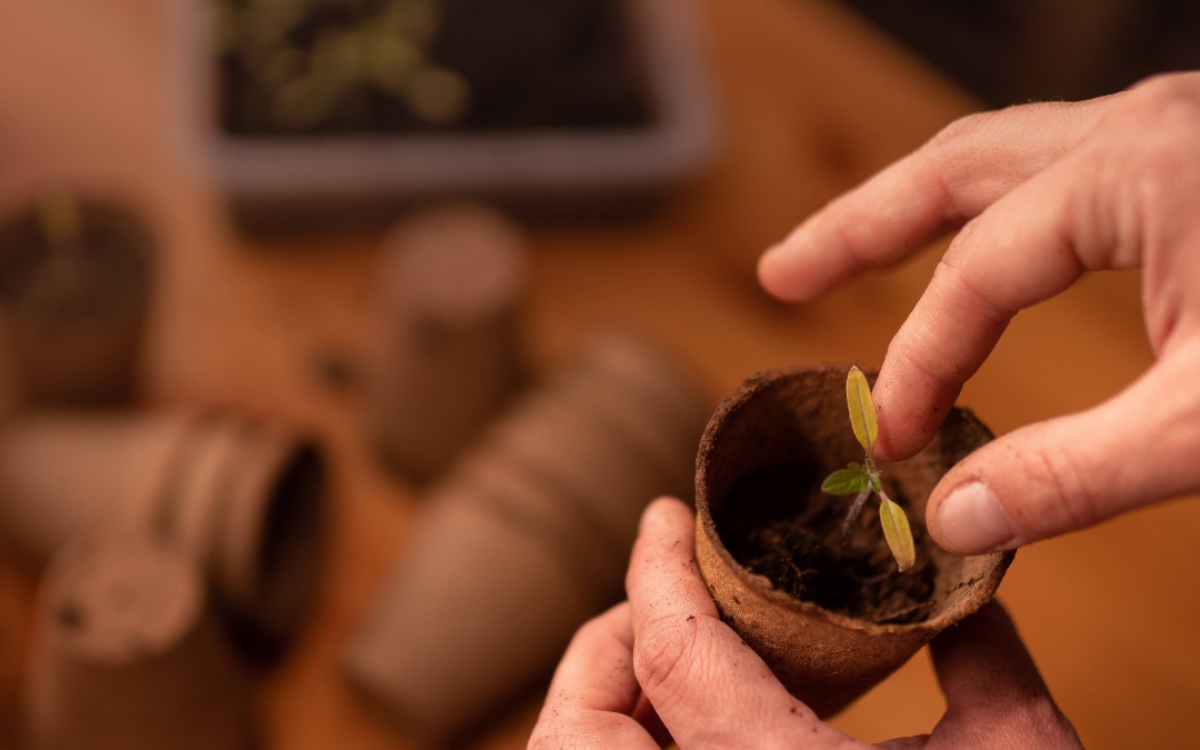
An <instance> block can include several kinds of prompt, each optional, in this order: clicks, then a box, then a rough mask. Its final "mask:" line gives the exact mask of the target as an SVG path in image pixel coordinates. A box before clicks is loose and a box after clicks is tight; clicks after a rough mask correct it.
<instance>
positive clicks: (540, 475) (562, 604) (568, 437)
mask: <svg viewBox="0 0 1200 750" xmlns="http://www.w3.org/2000/svg"><path fill="white" fill-rule="evenodd" d="M707 411H708V410H707V408H706V407H705V405H704V402H703V400H702V399H701V398H700V397H698V396H697V395H696V392H695V390H694V388H693V386H692V384H691V383H690V381H689V378H688V377H687V376H686V374H685V373H684V372H682V371H680V369H679V367H678V365H676V364H675V363H674V362H673V361H672V360H670V359H669V358H667V357H665V356H664V355H663V354H662V353H661V352H659V351H657V350H656V349H654V348H653V347H651V346H649V345H647V344H646V343H645V342H643V341H641V340H639V339H637V338H633V337H630V336H628V335H624V334H619V333H616V332H612V333H609V334H604V335H599V336H597V337H595V338H594V339H592V340H591V341H590V342H589V343H588V344H587V345H586V346H585V347H584V348H583V351H582V352H580V354H579V355H578V357H577V358H576V359H575V360H574V361H573V362H571V363H569V364H567V365H565V366H563V367H562V368H561V369H560V370H559V371H557V372H556V373H554V374H553V375H552V376H551V377H550V378H549V379H548V380H546V381H545V382H544V383H543V384H541V385H540V386H539V387H537V388H535V389H533V390H530V391H528V392H526V393H525V394H523V395H522V396H521V397H519V398H518V399H517V401H516V403H515V404H513V405H512V407H511V408H510V409H509V410H508V411H507V413H506V414H504V415H503V416H501V417H500V418H499V419H498V420H497V421H496V422H495V423H493V424H492V425H491V426H490V427H489V428H488V429H487V430H485V432H484V433H483V435H482V436H481V437H480V438H479V439H478V440H477V441H476V442H475V443H473V444H472V445H471V447H470V448H469V449H468V450H467V451H466V453H465V454H464V455H463V456H462V457H461V458H460V460H459V461H458V462H457V464H456V465H455V467H454V468H453V470H452V471H451V472H450V473H449V474H448V475H447V476H445V477H444V478H443V479H442V480H441V481H440V482H439V483H437V484H436V485H435V486H434V487H433V488H432V489H431V490H430V491H429V494H428V512H427V516H426V518H425V519H424V520H423V524H422V527H421V529H420V530H419V531H418V532H417V534H416V535H415V538H414V539H413V541H412V543H411V546H410V547H409V549H407V550H406V554H405V555H404V556H403V557H402V558H401V559H400V560H399V561H398V562H397V564H396V567H395V569H394V571H393V572H392V574H391V577H390V579H389V580H388V581H387V583H386V584H385V585H384V587H383V590H382V591H381V592H380V595H379V597H378V599H377V601H376V604H375V606H374V609H373V611H372V612H370V613H369V615H368V617H367V618H366V620H365V622H364V623H363V624H362V626H361V627H360V629H359V632H358V633H357V635H356V636H355V638H354V639H353V641H352V643H351V644H350V646H349V648H348V650H347V654H346V669H347V672H348V674H349V676H350V678H351V679H352V680H353V681H354V683H355V684H357V685H358V686H359V687H361V689H362V690H363V691H364V692H365V693H367V694H368V695H369V696H371V697H372V698H374V699H375V700H376V701H377V702H378V703H380V704H382V705H383V707H384V708H385V709H386V710H388V711H389V712H390V713H391V714H392V715H393V716H394V717H396V718H397V719H398V720H399V721H400V722H402V724H403V725H404V726H406V727H407V729H408V730H409V731H410V732H412V733H413V734H415V735H417V736H419V737H420V738H422V739H423V740H425V741H427V742H432V743H435V744H442V743H445V742H448V741H451V740H454V739H455V738H458V737H461V736H462V734H463V733H464V732H466V731H469V730H470V729H472V728H474V727H475V726H477V725H478V724H479V723H480V722H481V721H482V720H484V719H485V718H487V717H489V716H490V715H491V714H492V713H493V712H495V711H497V710H498V709H499V708H501V707H502V706H503V705H504V704H505V703H506V702H507V701H509V700H511V699H512V698H513V697H514V695H517V694H519V691H520V689H521V688H522V687H523V686H532V685H533V684H535V683H536V681H537V680H539V679H541V678H544V677H545V676H546V675H548V674H549V672H550V670H551V669H552V668H553V665H554V663H555V662H556V661H557V660H558V657H559V655H560V654H561V652H562V649H563V648H564V647H565V645H566V643H567V641H568V640H569V639H570V637H571V635H572V633H573V632H574V631H575V630H576V628H578V627H579V625H581V624H582V623H583V622H584V621H585V620H587V619H588V618H589V617H591V616H593V615H595V614H597V613H598V612H600V611H601V610H603V609H604V608H605V607H606V606H608V605H609V604H611V603H613V602H615V601H617V600H618V599H620V597H621V595H622V583H623V580H624V572H625V568H626V565H627V563H628V556H629V551H630V548H631V546H632V543H633V539H634V537H635V535H636V529H637V521H638V517H639V516H640V514H641V511H642V509H643V507H644V506H645V505H646V504H647V503H648V502H649V501H650V500H652V499H653V498H654V497H655V496H657V495H660V494H679V495H684V496H686V493H687V491H688V489H689V484H690V480H691V476H692V473H693V461H692V456H693V454H694V452H695V446H696V442H697V440H698V439H699V435H700V431H701V429H702V427H703V424H704V421H705V419H706V415H707Z"/></svg>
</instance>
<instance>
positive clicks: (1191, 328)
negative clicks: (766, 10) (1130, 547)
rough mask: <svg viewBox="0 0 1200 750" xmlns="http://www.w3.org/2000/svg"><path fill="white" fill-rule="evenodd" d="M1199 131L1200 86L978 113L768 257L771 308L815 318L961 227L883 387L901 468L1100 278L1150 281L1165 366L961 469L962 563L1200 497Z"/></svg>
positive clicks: (945, 486) (951, 541)
mask: <svg viewBox="0 0 1200 750" xmlns="http://www.w3.org/2000/svg"><path fill="white" fill-rule="evenodd" d="M1197 128H1200V74H1176V75H1170V76H1163V77H1160V78H1155V79H1151V80H1149V81H1147V82H1145V83H1142V84H1141V85H1139V86H1136V87H1134V88H1132V89H1130V90H1128V91H1125V92H1122V93H1119V94H1116V95H1113V96H1108V97H1102V98H1099V99H1093V100H1091V101H1086V102H1081V103H1057V102H1056V103H1045V104H1031V105H1026V106H1022V107H1013V108H1009V109H1005V110H1002V111H999V112H993V113H986V114H977V115H972V116H969V117H966V118H963V119H961V120H958V121H957V122H954V123H952V124H951V125H950V126H949V127H947V128H946V129H944V130H943V131H942V132H941V133H939V134H938V135H937V136H936V137H934V138H933V139H932V140H931V141H930V142H929V143H927V144H926V145H925V146H923V147H922V148H920V149H918V150H917V151H916V152H914V153H913V154H911V155H910V156H908V157H907V158H905V159H903V160H901V161H899V162H897V163H896V164H895V165H893V166H891V167H889V168H888V169H885V170H884V171H883V172H881V173H879V174H878V175H876V176H875V177H874V178H872V179H871V180H869V181H868V182H866V183H865V184H863V185H862V186H860V187H859V188H857V189H856V190H854V191H852V192H850V193H848V194H847V195H845V196H843V197H841V198H839V199H838V200H835V201H834V202H833V203H831V204H830V205H829V206H827V207H826V208H825V209H824V210H822V211H820V212H818V213H817V214H815V215H814V216H813V217H811V218H810V219H808V220H807V221H805V222H804V223H803V224H801V225H800V226H799V227H798V228H797V229H796V230H795V231H794V232H793V233H792V234H791V236H790V237H788V238H787V239H786V240H784V241H783V242H782V243H780V244H779V245H778V246H776V247H775V248H772V249H771V250H770V251H768V252H767V253H766V255H764V256H763V258H762V259H761V261H760V263H759V277H760V279H761V281H762V283H763V285H764V286H765V287H766V288H767V290H768V291H770V292H771V293H772V294H774V295H776V296H778V297H780V298H783V299H787V300H792V301H803V300H808V299H811V298H813V297H815V296H816V295H818V294H820V293H821V292H823V291H825V290H827V289H829V288H831V287H833V286H835V285H836V284H838V283H839V282H842V281H844V280H846V279H849V278H851V277H852V276H855V275H857V274H858V273H860V272H862V271H865V270H867V269H869V268H872V267H879V266H886V265H890V264H893V263H896V262H898V261H900V260H902V259H903V258H905V257H907V256H909V255H910V254H912V253H913V252H915V251H916V250H917V249H918V248H919V247H920V246H921V245H922V244H923V243H924V242H926V241H927V240H930V239H932V238H933V237H935V236H936V235H937V234H939V233H941V232H943V231H945V230H947V229H953V228H960V227H961V229H962V231H961V232H959V234H958V236H957V237H956V238H955V239H954V241H953V243H952V244H951V245H950V248H949V250H947V252H946V254H945V256H944V258H943V259H942V262H941V264H940V265H939V266H938V269H937V271H936V272H935V274H934V276H933V279H932V280H931V281H930V284H929V287H928V288H927V289H926V291H925V294H924V295H923V296H922V298H921V300H920V301H919V302H918V303H917V306H916V308H915V309H914V310H913V312H912V314H911V315H910V316H909V318H908V320H907V321H906V322H905V324H904V325H903V326H902V327H901V328H900V330H899V332H898V333H897V334H896V337H895V338H894V339H893V340H892V343H891V346H890V347H889V349H888V353H887V356H886V358H885V359H884V362H883V367H882V369H881V372H880V375H879V380H878V382H877V384H876V386H875V391H874V393H875V400H876V403H877V404H878V407H879V429H880V436H879V442H878V444H877V454H878V455H879V456H880V457H881V458H885V459H899V458H904V457H907V456H909V455H912V454H914V453H915V452H916V451H918V450H919V449H920V448H921V447H922V446H923V445H924V444H925V443H926V442H928V440H929V438H930V437H931V436H932V435H933V433H934V430H935V429H936V427H937V425H938V424H939V423H940V422H941V420H942V419H943V418H944V417H945V415H946V413H947V411H948V409H949V408H950V407H951V405H952V404H953V403H954V399H955V397H956V396H957V394H958V392H959V390H960V388H961V387H962V384H963V383H964V382H965V381H966V380H967V378H969V377H970V376H971V375H972V374H974V372H975V371H976V370H977V369H978V368H979V366H980V365H981V364H982V363H983V360H984V359H985V358H986V357H987V355H988V354H989V353H990V352H991V350H992V348H993V346H994V345H995V344H996V341H997V340H998V339H999V337H1000V335H1001V333H1003V331H1004V329H1005V327H1006V326H1007V324H1008V321H1009V320H1010V319H1011V318H1012V317H1013V316H1014V315H1015V314H1016V313H1017V312H1018V311H1019V310H1021V309H1023V308H1025V307H1029V306H1030V305H1033V304H1034V303H1037V302H1040V301H1042V300H1045V299H1047V298H1049V297H1052V296H1053V295H1055V294H1057V293H1059V292H1061V291H1063V290H1064V289H1066V288H1067V287H1068V286H1070V285H1071V284H1072V283H1073V282H1074V281H1075V280H1076V279H1078V278H1079V277H1080V275H1081V274H1082V273H1083V272H1084V271H1085V270H1094V269H1118V268H1130V267H1135V266H1141V267H1142V268H1143V269H1144V276H1143V308H1144V311H1145V322H1146V328H1147V331H1148V333H1149V336H1150V343H1151V345H1152V346H1153V348H1154V351H1155V353H1156V354H1157V356H1158V357H1159V359H1158V362H1157V363H1156V364H1155V365H1154V366H1153V367H1152V368H1151V369H1150V370H1149V371H1147V372H1146V373H1145V374H1144V375H1143V376H1142V377H1141V378H1140V379H1138V380H1137V381H1136V382H1135V383H1133V384H1132V385H1131V386H1130V387H1129V388H1127V389H1126V390H1125V391H1124V392H1123V393H1121V394H1120V395H1118V396H1117V397H1116V398H1114V399H1112V400H1111V401H1109V402H1107V403H1104V404H1101V405H1100V406H1097V407H1095V408H1093V409H1090V410H1088V411H1085V412H1082V413H1079V414H1074V415H1070V416H1066V417H1062V418H1058V419H1054V420H1050V421H1047V422H1042V423H1039V424H1034V425H1030V426H1028V427H1025V428H1023V429H1020V430H1016V431H1014V432H1012V433H1011V434H1009V435H1007V436H1005V437H1002V438H1000V439H998V440H996V441H994V442H992V443H991V444H989V445H988V446H986V447H984V448H982V449H981V450H979V451H978V452H976V453H975V454H974V455H972V456H970V457H968V458H967V459H965V460H963V461H962V462H960V463H959V464H958V466H956V467H955V469H954V470H953V471H951V472H950V473H949V474H947V475H946V477H945V478H944V479H943V480H942V482H941V484H939V486H938V488H937V489H936V490H935V491H934V493H933V495H932V496H931V497H930V499H929V505H928V508H927V518H928V526H929V528H930V530H931V531H932V532H933V535H934V537H935V539H936V540H937V541H938V542H939V543H940V544H941V545H942V546H943V547H945V548H947V549H949V550H951V551H954V552H961V553H977V552H983V551H988V550H998V549H1012V548H1015V547H1017V546H1020V545H1022V544H1027V543H1029V542H1033V541H1036V540H1038V539H1043V538H1045V537H1049V536H1054V535H1056V534H1061V533H1065V532H1067V531H1072V530H1075V529H1080V528H1084V527H1087V526H1091V525H1093V524H1096V523H1098V522H1100V521H1102V520H1104V519H1107V518H1109V517H1111V516H1114V515H1117V514H1119V513H1121V512H1124V511H1127V510H1130V509H1133V508H1136V507H1139V506H1142V505H1146V504H1149V503H1152V502H1156V501H1160V500H1164V499H1167V498H1170V497H1173V496H1176V495H1180V494H1184V493H1187V492H1190V491H1195V490H1197V489H1200V463H1197V462H1196V461H1195V460H1194V459H1195V455H1196V452H1197V450H1200V429H1198V428H1197V425H1198V424H1200V389H1197V388H1196V386H1195V384H1196V372H1197V370H1198V369H1200V252H1198V247H1200V219H1198V218H1197V213H1196V211H1195V205H1194V203H1195V196H1196V195H1197V194H1200V169H1197V168H1196V166H1195V165H1196V163H1197V161H1198V160H1200V142H1198V141H1197V140H1196V138H1195V133H1196V130H1197ZM1148 445H1153V446H1154V450H1153V451H1152V452H1146V451H1145V446H1148ZM1131 453H1136V454H1137V456H1138V458H1137V460H1136V461H1134V462H1131V461H1129V460H1128V457H1129V456H1130V455H1131Z"/></svg>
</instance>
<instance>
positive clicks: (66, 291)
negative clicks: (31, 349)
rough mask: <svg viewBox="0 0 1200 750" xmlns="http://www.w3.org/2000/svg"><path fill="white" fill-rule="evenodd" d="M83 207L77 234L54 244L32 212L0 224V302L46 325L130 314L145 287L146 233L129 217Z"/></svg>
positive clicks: (146, 290) (147, 284) (147, 279)
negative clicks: (64, 244) (91, 211)
mask: <svg viewBox="0 0 1200 750" xmlns="http://www.w3.org/2000/svg"><path fill="white" fill-rule="evenodd" d="M91 219H92V220H89V215H88V214H87V213H85V216H84V223H83V226H82V228H81V231H80V236H79V238H78V240H77V241H76V242H75V243H73V244H72V245H71V246H69V247H54V246H53V245H52V244H51V243H50V242H49V241H48V240H47V238H46V236H45V234H44V233H43V231H42V228H41V226H40V224H39V222H38V220H37V218H36V217H35V215H34V214H33V213H32V212H31V213H29V214H26V215H25V216H23V217H22V218H19V219H17V220H16V221H15V222H13V223H12V224H9V225H8V226H6V227H4V228H3V229H0V304H2V305H4V306H5V307H7V308H9V309H10V310H11V311H12V312H14V313H15V314H18V315H20V316H21V317H23V318H26V319H28V320H32V321H36V322H37V323H38V324H39V325H43V326H47V327H51V328H52V327H55V326H72V325H79V324H85V325H86V324H90V323H94V322H97V321H99V320H107V319H111V318H112V317H120V316H122V315H127V314H131V313H133V312H136V311H137V310H139V309H141V307H142V306H143V305H144V303H145V300H146V297H147V295H148V293H149V287H150V276H149V273H150V269H149V265H148V260H147V256H146V251H145V249H144V248H143V247H140V245H143V244H144V243H145V239H144V238H142V237H140V236H135V234H136V233H137V232H138V230H135V229H133V227H132V222H131V220H128V219H122V218H120V217H117V216H116V215H110V214H108V213H104V214H103V215H102V216H92V217H91Z"/></svg>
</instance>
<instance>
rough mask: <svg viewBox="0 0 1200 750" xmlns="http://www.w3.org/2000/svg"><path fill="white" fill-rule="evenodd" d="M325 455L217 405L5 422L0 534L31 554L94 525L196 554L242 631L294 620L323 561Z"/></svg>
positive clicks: (270, 637) (289, 625) (282, 631)
mask: <svg viewBox="0 0 1200 750" xmlns="http://www.w3.org/2000/svg"><path fill="white" fill-rule="evenodd" d="M322 485H323V480H322V470H321V459H320V455H319V454H318V452H317V450H316V448H315V447H314V446H313V445H312V444H311V443H310V442H308V441H307V440H306V439H304V438H303V437H302V436H301V435H298V434H296V433H294V432H292V431H290V430H288V429H287V428H283V427H280V426H276V425H272V424H269V423H268V424H261V423H253V422H248V421H246V420H244V419H240V418H237V417H234V416H231V415H226V414H212V415H197V414H186V413H165V414H149V415H102V414H91V415H74V414H37V415H34V414H30V415H26V416H21V417H17V418H14V419H13V420H11V421H10V422H9V423H8V424H7V425H5V426H4V428H3V429H2V430H0V539H2V540H3V541H4V542H5V543H6V546H8V547H9V548H11V549H13V550H15V551H17V552H19V553H20V554H21V555H23V556H24V557H25V558H26V559H27V560H29V561H30V562H32V563H34V564H40V563H41V562H44V561H45V560H46V559H47V558H49V557H50V556H51V555H52V554H53V553H54V552H55V551H56V550H57V549H58V548H59V547H61V546H63V545H65V544H67V543H69V542H71V541H75V540H79V539H87V538H92V537H95V536H97V535H100V534H115V533H127V534H128V533H141V534H146V535H151V534H153V535H155V536H157V537H158V538H160V539H162V540H164V541H165V542H167V543H169V544H170V545H171V546H172V547H173V548H175V549H178V550H180V551H182V552H186V553H188V554H190V555H192V556H193V557H194V558H195V559H196V560H198V561H200V563H201V564H202V565H203V567H204V568H205V569H206V570H207V571H208V573H209V574H210V576H211V578H212V581H213V584H214V586H215V589H216V592H217V594H218V595H219V601H220V603H221V604H222V605H223V606H224V607H225V608H226V609H227V610H228V611H229V612H230V614H232V615H233V617H234V621H235V622H236V623H237V624H239V625H241V626H244V628H245V630H246V632H247V634H248V635H251V636H254V637H256V638H261V639H264V640H266V641H274V640H277V639H282V638H283V637H284V636H286V635H287V634H288V633H289V631H290V630H291V629H293V628H294V627H295V626H296V624H298V622H299V621H300V620H301V619H302V615H303V613H304V612H305V611H306V610H307V607H308V605H309V603H310V600H311V599H312V596H313V593H314V591H315V587H316V582H317V577H318V572H319V567H320V562H321V543H320V542H321V536H322V534H321V526H322V523H321V495H322Z"/></svg>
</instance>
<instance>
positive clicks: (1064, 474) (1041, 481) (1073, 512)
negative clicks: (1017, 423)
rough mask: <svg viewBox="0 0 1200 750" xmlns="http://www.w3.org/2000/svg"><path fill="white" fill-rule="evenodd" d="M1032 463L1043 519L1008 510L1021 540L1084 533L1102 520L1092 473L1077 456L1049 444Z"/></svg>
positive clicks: (1038, 506)
mask: <svg viewBox="0 0 1200 750" xmlns="http://www.w3.org/2000/svg"><path fill="white" fill-rule="evenodd" d="M1033 459H1034V460H1033V462H1032V465H1031V466H1030V467H1029V468H1030V477H1031V478H1032V479H1033V481H1034V482H1035V485H1034V486H1035V487H1037V488H1038V491H1037V492H1036V493H1035V497H1038V498H1039V499H1040V502H1037V506H1036V507H1037V508H1038V509H1039V511H1040V512H1041V513H1042V514H1044V515H1042V516H1038V517H1032V516H1031V514H1029V513H1022V512H1020V511H1019V510H1016V511H1014V510H1013V509H1009V510H1010V517H1011V518H1012V519H1013V522H1014V523H1015V524H1016V525H1017V532H1018V533H1019V534H1020V535H1021V536H1022V537H1025V538H1029V537H1034V536H1037V537H1040V536H1044V535H1045V534H1046V533H1047V532H1051V533H1055V532H1064V531H1070V530H1074V529H1082V528H1086V527H1088V526H1092V525H1094V524H1096V523H1097V522H1099V521H1100V520H1101V519H1102V513H1101V508H1100V503H1099V501H1098V499H1097V496H1096V494H1095V492H1094V491H1093V489H1092V487H1091V486H1090V484H1089V482H1088V481H1087V477H1089V476H1091V473H1090V472H1088V471H1086V470H1085V469H1084V467H1083V466H1081V465H1080V461H1079V458H1078V457H1077V456H1076V455H1075V453H1074V452H1072V451H1071V450H1070V449H1068V448H1066V447H1065V446H1062V445H1058V444H1055V443H1050V444H1049V445H1046V446H1043V448H1042V449H1041V450H1039V451H1036V452H1035V453H1034V454H1033ZM1047 526H1049V528H1046V527H1047Z"/></svg>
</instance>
